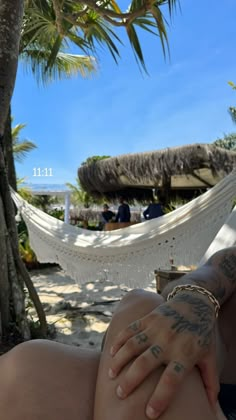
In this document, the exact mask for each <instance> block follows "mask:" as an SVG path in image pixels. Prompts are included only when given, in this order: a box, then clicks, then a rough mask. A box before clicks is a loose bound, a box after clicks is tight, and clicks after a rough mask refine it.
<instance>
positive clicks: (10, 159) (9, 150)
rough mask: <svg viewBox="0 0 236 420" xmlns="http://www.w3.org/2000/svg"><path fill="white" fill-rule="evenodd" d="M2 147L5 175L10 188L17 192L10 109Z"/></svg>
mask: <svg viewBox="0 0 236 420" xmlns="http://www.w3.org/2000/svg"><path fill="white" fill-rule="evenodd" d="M3 146H4V154H5V161H6V165H7V175H8V181H9V184H10V186H11V187H12V188H13V190H15V191H16V190H17V183H16V169H15V163H14V156H13V147H12V131H11V107H9V111H8V115H7V120H6V124H5V130H4V136H3Z"/></svg>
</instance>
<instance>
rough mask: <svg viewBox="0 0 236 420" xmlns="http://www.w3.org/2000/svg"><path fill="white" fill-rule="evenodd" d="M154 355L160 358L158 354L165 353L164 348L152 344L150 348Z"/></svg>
mask: <svg viewBox="0 0 236 420" xmlns="http://www.w3.org/2000/svg"><path fill="white" fill-rule="evenodd" d="M150 350H151V353H152V355H153V356H154V357H155V358H156V359H158V356H160V354H161V353H163V350H162V348H161V347H160V346H158V345H157V344H156V345H155V346H152V347H151V348H150Z"/></svg>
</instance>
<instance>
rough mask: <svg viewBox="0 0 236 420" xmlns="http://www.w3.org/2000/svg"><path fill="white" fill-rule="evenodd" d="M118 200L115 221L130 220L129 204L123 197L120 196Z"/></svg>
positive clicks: (123, 221) (125, 221)
mask: <svg viewBox="0 0 236 420" xmlns="http://www.w3.org/2000/svg"><path fill="white" fill-rule="evenodd" d="M119 202H120V205H119V207H118V212H117V215H116V219H115V221H116V222H119V223H127V222H130V217H131V215H130V208H129V205H128V204H127V203H125V199H124V197H122V196H121V197H120V198H119Z"/></svg>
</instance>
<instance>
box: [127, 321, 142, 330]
mask: <svg viewBox="0 0 236 420" xmlns="http://www.w3.org/2000/svg"><path fill="white" fill-rule="evenodd" d="M140 324H141V322H140V321H135V322H133V323H132V324H130V326H129V329H131V330H132V331H138V330H139V328H140Z"/></svg>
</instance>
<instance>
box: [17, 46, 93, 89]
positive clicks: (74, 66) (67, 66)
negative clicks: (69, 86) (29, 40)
mask: <svg viewBox="0 0 236 420" xmlns="http://www.w3.org/2000/svg"><path fill="white" fill-rule="evenodd" d="M48 57H49V52H48V51H43V50H32V49H31V50H25V51H24V54H22V57H21V59H22V60H23V64H24V66H25V68H26V69H29V70H31V71H32V72H33V74H34V75H35V76H36V78H37V81H38V82H39V83H40V82H43V83H48V82H51V81H53V80H56V79H58V80H60V79H62V78H70V77H73V76H75V75H80V76H82V77H89V76H90V75H91V74H93V73H94V72H95V71H96V69H97V62H96V60H95V58H94V57H92V56H85V55H78V54H68V53H63V52H58V53H57V55H56V57H55V62H54V64H53V65H52V66H51V67H48Z"/></svg>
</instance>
